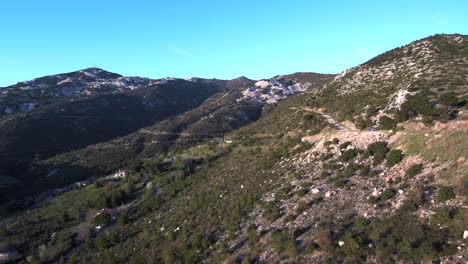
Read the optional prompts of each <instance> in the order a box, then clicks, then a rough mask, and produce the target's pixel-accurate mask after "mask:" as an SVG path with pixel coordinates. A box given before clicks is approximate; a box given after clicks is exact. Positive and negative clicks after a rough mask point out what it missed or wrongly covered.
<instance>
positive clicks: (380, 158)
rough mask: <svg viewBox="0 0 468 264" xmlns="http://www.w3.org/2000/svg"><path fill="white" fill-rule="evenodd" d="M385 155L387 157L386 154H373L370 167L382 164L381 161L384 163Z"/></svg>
mask: <svg viewBox="0 0 468 264" xmlns="http://www.w3.org/2000/svg"><path fill="white" fill-rule="evenodd" d="M386 155H387V153H385V152H377V153H375V154H374V158H373V159H372V160H373V162H372V165H374V166H377V165H379V164H380V163H382V161H384V159H385V156H386Z"/></svg>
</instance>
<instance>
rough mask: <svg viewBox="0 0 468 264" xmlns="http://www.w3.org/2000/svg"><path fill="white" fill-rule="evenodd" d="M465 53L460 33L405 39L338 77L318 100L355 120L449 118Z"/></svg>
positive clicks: (462, 89)
mask: <svg viewBox="0 0 468 264" xmlns="http://www.w3.org/2000/svg"><path fill="white" fill-rule="evenodd" d="M467 54H468V39H467V36H464V35H436V36H433V37H429V38H425V39H421V40H418V41H415V42H412V43H409V44H407V45H405V46H403V47H399V48H395V49H393V50H391V51H389V52H386V53H384V54H382V55H379V56H377V57H375V58H373V59H371V60H369V61H368V62H366V63H364V64H362V65H359V66H357V67H354V68H352V69H349V70H346V71H344V72H342V73H340V74H339V75H337V76H336V77H335V79H334V80H333V81H332V82H330V83H329V84H328V85H326V86H325V87H324V89H323V91H322V92H321V93H320V94H319V96H320V98H319V99H320V100H318V104H319V105H321V106H323V107H326V108H328V111H329V112H330V113H333V114H335V115H336V116H337V117H338V118H339V119H341V120H350V121H353V122H355V123H363V120H364V121H367V122H369V120H372V121H374V120H378V119H379V118H380V117H381V116H383V115H385V116H390V117H392V118H394V119H395V118H396V119H397V121H405V120H408V119H410V118H413V117H415V116H417V115H421V117H423V118H424V119H425V120H427V121H431V120H440V119H450V118H453V117H454V116H456V115H458V111H456V109H452V108H453V107H455V108H456V107H457V105H456V103H457V102H460V101H463V100H465V99H466V96H467V95H466V91H467V90H468V87H467V85H466V84H467V80H468V67H467V66H468V59H467ZM455 97H457V98H458V99H459V100H457V99H456V98H455ZM337 98H338V100H336V99H337ZM333 99H335V100H333ZM447 107H448V108H449V109H446V108H447ZM360 125H361V124H360Z"/></svg>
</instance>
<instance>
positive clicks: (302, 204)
mask: <svg viewBox="0 0 468 264" xmlns="http://www.w3.org/2000/svg"><path fill="white" fill-rule="evenodd" d="M307 208H309V205H308V204H307V202H306V201H304V200H301V201H299V203H298V204H297V209H296V213H298V214H302V213H303V212H304V211H305V210H307Z"/></svg>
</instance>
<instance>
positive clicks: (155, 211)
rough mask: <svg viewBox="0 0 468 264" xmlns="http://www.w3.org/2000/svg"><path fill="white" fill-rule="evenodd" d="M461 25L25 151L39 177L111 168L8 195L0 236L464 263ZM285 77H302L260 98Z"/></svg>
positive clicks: (297, 257) (87, 256) (159, 250)
mask: <svg viewBox="0 0 468 264" xmlns="http://www.w3.org/2000/svg"><path fill="white" fill-rule="evenodd" d="M466 38H467V37H466V36H462V35H437V36H432V37H429V38H426V39H423V40H419V41H415V42H413V43H410V44H408V45H406V46H404V47H401V48H397V49H395V50H392V51H389V52H388V53H384V54H382V55H380V56H378V57H376V58H374V59H372V60H370V61H369V62H367V63H365V64H363V65H360V66H357V67H356V68H353V69H351V70H348V71H346V72H344V73H342V74H340V75H339V76H337V77H335V78H334V80H333V81H331V82H326V78H325V79H324V80H321V82H322V81H323V82H322V83H320V82H316V83H315V85H314V84H313V82H311V81H308V80H304V79H302V78H310V77H312V75H305V74H297V75H293V76H278V77H275V78H272V79H269V80H261V81H252V80H248V79H246V78H239V79H235V80H231V81H226V83H225V86H224V87H232V88H227V89H226V90H223V91H222V92H219V93H215V94H214V95H213V96H211V97H209V98H208V99H206V100H205V101H204V102H203V103H202V104H200V105H199V106H198V107H195V108H193V109H191V110H189V111H186V112H184V113H183V114H181V115H177V116H175V117H173V118H169V119H166V120H163V121H161V122H159V123H157V124H154V125H152V126H147V127H144V128H141V129H139V130H138V131H136V132H134V133H132V134H130V135H127V136H124V137H120V138H117V139H113V140H111V141H108V142H105V143H99V144H95V145H91V146H88V147H86V148H83V149H79V150H76V151H71V152H67V153H64V154H61V155H57V156H54V157H52V158H50V159H47V160H42V161H39V162H37V163H36V164H35V168H34V169H35V170H40V169H41V166H42V169H44V171H43V173H42V174H44V173H45V172H48V173H49V174H50V177H52V178H53V177H58V176H57V175H59V174H60V173H64V174H67V175H71V174H70V168H72V167H80V168H82V169H83V168H87V169H90V168H105V167H107V168H108V170H113V169H115V171H116V172H117V169H122V170H123V171H124V172H125V173H124V174H125V175H123V176H121V175H122V171H120V172H119V173H117V174H110V175H106V176H107V177H100V178H96V179H91V180H90V181H86V182H77V183H75V184H73V185H69V186H68V187H65V188H62V189H54V191H53V192H46V193H42V194H41V195H40V196H41V199H39V200H30V201H29V202H30V204H28V205H24V204H22V203H21V201H19V200H18V201H13V202H11V203H9V204H8V205H7V206H5V207H4V212H6V214H11V213H12V212H18V210H19V212H20V213H18V216H16V217H9V218H6V219H5V220H3V222H2V225H1V227H0V231H1V232H0V238H1V242H0V251H2V252H8V254H10V255H11V256H12V257H13V256H14V258H15V260H18V261H23V262H25V261H28V262H33V261H40V262H53V261H58V260H62V261H64V262H67V263H96V262H109V263H148V262H150V263H161V262H162V263H465V262H467V261H468V248H467V239H468V230H467V224H466V223H468V207H467V188H466V187H467V186H468V182H467V171H468V165H467V162H466V157H467V156H468V150H467V148H466V142H468V136H467V135H468V120H467V119H466V114H465V113H466V111H467V110H466V100H467V95H466V91H467V89H466V87H467V85H468V80H467V79H466V78H465V76H466V75H464V74H465V73H464V71H465V70H466V66H464V65H466V61H467V59H468V54H467V53H466V48H465V47H466V46H465V45H466ZM421 43H422V44H421ZM418 47H419V48H418ZM409 48H411V52H409V51H408V49H409ZM426 48H427V49H430V50H432V51H431V52H426ZM405 61H406V62H408V63H409V64H408V65H409V66H408V69H406V70H401V69H400V67H396V66H395V68H394V67H393V66H389V65H398V66H401V65H400V64H399V63H403V62H405ZM429 62H430V63H429ZM427 65H429V66H427ZM441 65H442V66H444V67H442V68H443V69H444V71H443V72H439V69H442V68H440V66H441ZM390 69H392V70H391V72H392V73H391V74H390V73H388V72H389V71H390ZM419 69H424V70H421V72H420V73H421V74H420V75H416V76H414V75H413V74H407V73H408V72H410V73H411V72H414V73H417V72H419V71H420V70H419ZM426 72H429V73H435V72H437V74H433V75H432V74H426ZM359 76H362V78H361V77H359ZM392 76H393V77H392ZM397 76H399V77H397ZM425 76H426V77H425ZM452 77H453V78H452ZM288 78H301V80H300V81H299V79H296V81H295V83H288ZM332 78H333V77H332ZM360 78H361V79H360ZM393 78H396V79H393ZM319 79H320V78H319ZM452 79H456V80H458V81H457V82H452ZM309 80H310V79H309ZM298 81H299V82H300V83H305V82H310V83H311V85H310V87H309V89H307V90H305V91H303V92H301V93H298V94H295V95H291V96H288V97H287V98H284V99H283V100H281V101H279V102H278V103H271V104H269V103H268V102H273V101H269V100H272V99H274V100H279V99H282V98H281V96H282V95H285V94H293V93H295V92H297V91H299V90H301V89H303V88H301V87H303V86H302V85H299V84H297V82H298ZM408 85H409V87H408ZM234 87H236V88H234ZM279 90H282V93H279ZM403 91H407V92H403ZM395 96H396V97H395ZM239 99H240V100H239ZM256 111H258V112H256ZM240 120H249V121H245V122H243V121H242V122H241V121H240ZM201 131H203V132H201ZM213 134H217V136H215V137H212V136H213ZM207 135H210V137H204V136H207ZM155 153H158V154H157V155H155ZM120 158H121V159H122V160H129V159H131V161H130V162H122V163H119V159H120ZM132 158H133V159H132ZM113 164H114V165H113ZM115 164H118V165H117V166H115ZM113 166H115V167H113ZM50 169H53V170H52V171H49V170H50ZM96 176H98V175H96ZM101 176H104V175H101ZM55 179H57V178H55ZM44 197H46V200H47V201H48V202H47V203H41V201H43V200H44ZM21 206H23V207H24V206H26V207H28V206H29V207H28V208H29V209H30V210H27V211H21ZM31 238H34V239H31Z"/></svg>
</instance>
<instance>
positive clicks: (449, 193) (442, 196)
mask: <svg viewBox="0 0 468 264" xmlns="http://www.w3.org/2000/svg"><path fill="white" fill-rule="evenodd" d="M455 196H456V195H455V192H454V191H453V188H452V187H449V186H442V187H440V188H439V191H438V192H437V200H438V201H439V202H441V203H443V202H445V201H448V200H452V199H454V198H455Z"/></svg>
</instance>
